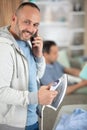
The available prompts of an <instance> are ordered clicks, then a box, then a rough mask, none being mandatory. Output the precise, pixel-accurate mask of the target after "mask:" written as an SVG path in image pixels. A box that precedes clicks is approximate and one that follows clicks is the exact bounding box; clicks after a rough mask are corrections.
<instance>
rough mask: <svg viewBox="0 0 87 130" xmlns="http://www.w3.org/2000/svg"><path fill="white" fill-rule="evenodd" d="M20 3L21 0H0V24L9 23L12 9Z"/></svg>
mask: <svg viewBox="0 0 87 130" xmlns="http://www.w3.org/2000/svg"><path fill="white" fill-rule="evenodd" d="M20 3H21V0H0V26H5V25H7V24H10V20H11V17H12V14H13V12H14V10H15V9H16V8H17V7H18V5H19V4H20Z"/></svg>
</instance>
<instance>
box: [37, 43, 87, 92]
mask: <svg viewBox="0 0 87 130" xmlns="http://www.w3.org/2000/svg"><path fill="white" fill-rule="evenodd" d="M43 54H44V57H45V60H46V70H45V73H44V75H43V77H42V78H41V80H40V82H41V85H47V84H50V83H52V82H53V81H55V80H57V79H58V78H60V77H61V76H62V75H63V74H64V73H66V74H69V75H73V76H76V77H79V73H80V70H79V69H75V68H66V67H64V66H62V65H61V64H60V63H59V62H57V59H58V46H57V45H56V43H55V42H54V41H44V44H43ZM86 85H87V80H81V82H79V83H76V84H73V85H69V86H68V88H67V94H70V93H72V92H74V91H75V90H77V89H79V88H81V87H84V86H86Z"/></svg>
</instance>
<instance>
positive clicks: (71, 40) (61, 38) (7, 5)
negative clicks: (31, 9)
mask: <svg viewBox="0 0 87 130" xmlns="http://www.w3.org/2000/svg"><path fill="white" fill-rule="evenodd" d="M27 1H31V2H35V3H36V4H37V5H38V6H39V8H40V9H41V23H40V27H39V33H40V35H41V36H42V37H43V39H44V40H53V41H55V42H56V43H57V45H58V46H59V58H58V61H59V62H60V63H62V64H63V65H64V66H65V67H75V68H80V69H81V68H82V67H83V66H84V64H85V63H86V62H87V0H0V27H1V26H5V25H9V24H10V20H11V17H12V14H13V12H14V10H15V9H16V8H17V7H18V5H19V4H20V3H21V2H27ZM75 104H87V87H86V89H84V91H83V90H81V91H78V92H77V93H75V94H74V95H69V96H65V98H64V101H63V103H62V104H61V106H63V105H73V106H74V105H75ZM61 106H60V108H61ZM60 108H59V109H60ZM59 109H58V111H57V112H55V111H53V110H51V109H49V108H46V109H45V111H44V130H52V128H53V126H54V124H55V120H56V117H57V115H58V112H59ZM67 110H68V108H67Z"/></svg>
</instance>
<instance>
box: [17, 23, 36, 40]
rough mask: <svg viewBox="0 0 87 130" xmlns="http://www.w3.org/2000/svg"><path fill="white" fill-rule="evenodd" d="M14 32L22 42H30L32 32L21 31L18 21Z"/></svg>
mask: <svg viewBox="0 0 87 130" xmlns="http://www.w3.org/2000/svg"><path fill="white" fill-rule="evenodd" d="M15 32H16V35H17V36H18V38H19V39H21V40H24V41H28V40H30V38H31V37H32V36H33V35H34V32H30V31H29V30H27V29H23V30H21V29H20V26H19V23H18V21H17V23H16V25H15Z"/></svg>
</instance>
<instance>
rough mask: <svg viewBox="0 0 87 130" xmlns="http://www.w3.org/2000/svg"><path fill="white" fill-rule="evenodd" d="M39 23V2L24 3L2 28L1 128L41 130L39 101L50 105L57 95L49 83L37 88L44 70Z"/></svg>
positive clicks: (9, 129)
mask: <svg viewBox="0 0 87 130" xmlns="http://www.w3.org/2000/svg"><path fill="white" fill-rule="evenodd" d="M39 23H40V10H39V8H38V7H37V5H35V4H33V3H30V2H25V3H22V4H21V5H20V6H19V7H18V8H17V10H16V11H15V14H14V15H13V17H12V21H11V25H10V26H7V27H2V28H0V124H2V125H0V130H5V129H6V130H16V129H17V130H21V129H26V130H39V125H38V117H37V114H36V106H37V104H41V105H46V104H50V103H51V102H52V101H53V99H54V98H55V96H56V95H57V92H56V91H50V90H49V89H50V86H42V87H41V88H40V89H39V91H38V90H37V87H38V85H37V80H39V79H40V78H41V77H42V75H43V73H44V69H45V61H44V58H43V54H42V48H43V41H42V38H41V37H40V36H39V34H38V27H39ZM36 32H37V36H36V37H35V38H34V39H33V41H32V44H31V42H30V39H31V37H33V36H34V34H35V33H36ZM25 127H26V128H25Z"/></svg>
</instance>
